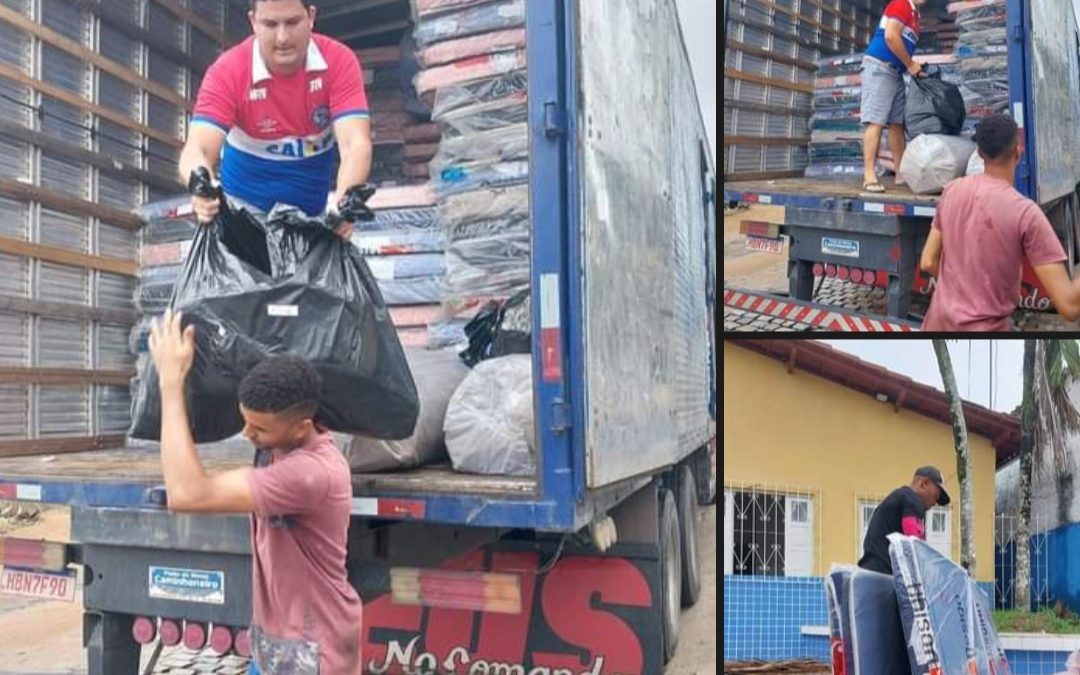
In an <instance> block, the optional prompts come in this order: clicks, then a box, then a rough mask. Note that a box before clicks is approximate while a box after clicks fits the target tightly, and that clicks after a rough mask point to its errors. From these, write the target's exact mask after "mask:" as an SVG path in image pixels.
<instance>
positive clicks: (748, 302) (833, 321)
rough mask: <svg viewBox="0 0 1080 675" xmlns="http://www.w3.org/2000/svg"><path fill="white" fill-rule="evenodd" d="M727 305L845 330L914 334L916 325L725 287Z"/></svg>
mask: <svg viewBox="0 0 1080 675" xmlns="http://www.w3.org/2000/svg"><path fill="white" fill-rule="evenodd" d="M724 306H725V307H734V308H736V309H741V310H744V311H747V312H753V313H755V314H761V315H764V316H772V317H776V318H780V319H785V320H787V321H794V322H796V323H802V324H807V325H809V326H812V327H814V328H822V329H824V330H831V331H837V332H842V333H863V332H867V333H912V332H915V331H916V330H918V329H917V328H916V327H915V326H914V324H909V323H904V322H899V321H890V320H888V319H884V318H871V317H867V316H859V315H858V314H849V313H847V312H841V311H837V310H835V309H832V308H829V307H821V306H815V305H811V304H806V303H802V302H798V301H795V300H788V299H784V298H776V297H772V296H770V295H766V294H758V293H753V292H750V291H737V290H734V289H725V290H724Z"/></svg>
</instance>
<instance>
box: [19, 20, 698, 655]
mask: <svg viewBox="0 0 1080 675" xmlns="http://www.w3.org/2000/svg"><path fill="white" fill-rule="evenodd" d="M527 12H528V13H527V24H526V25H527V40H528V41H527V45H528V46H527V50H528V63H529V69H528V87H529V91H528V101H529V129H530V146H531V151H530V185H531V188H530V198H531V211H532V214H531V215H532V218H531V221H532V238H531V288H532V293H533V298H534V301H533V302H532V303H531V312H532V336H533V338H532V340H533V343H532V360H533V383H534V385H533V386H534V392H533V403H534V406H533V412H534V419H535V428H536V435H537V439H538V448H537V472H536V475H535V476H533V477H501V476H480V475H468V474H462V473H456V472H454V471H452V470H451V469H450V467H449V466H427V467H420V468H417V469H413V470H407V471H401V472H395V473H384V474H358V475H354V480H353V486H354V499H353V520H352V523H351V527H350V535H349V557H348V571H349V577H350V580H351V581H352V583H353V584H354V585H355V586H356V588H357V589H358V591H359V592H360V595H361V597H362V599H363V602H364V626H363V630H364V646H363V650H364V653H363V658H364V664H365V672H385V673H397V672H473V671H470V668H471V667H473V666H475V665H476V664H479V663H481V662H483V663H484V664H485V665H486V666H488V667H492V668H498V669H499V670H497V671H491V670H487V671H484V672H507V673H512V672H519V673H526V672H529V673H533V672H536V673H540V672H544V673H548V672H566V673H571V672H572V673H578V672H582V673H584V672H589V673H616V672H617V673H658V672H662V670H663V667H664V664H665V663H666V661H667V660H668V659H669V658H670V657H671V655H672V653H673V651H674V649H675V645H676V643H677V638H678V619H679V610H680V607H682V606H684V605H688V604H692V603H693V602H695V601H696V600H697V597H698V594H699V593H700V562H701V561H700V554H699V550H698V545H697V537H698V533H697V529H696V525H697V522H696V521H697V514H698V507H699V505H701V504H707V503H712V502H713V500H714V499H715V492H716V459H715V455H716V431H715V429H716V421H715V420H716V363H717V360H716V354H715V351H716V338H715V332H714V331H715V327H714V323H715V308H714V303H715V277H716V268H715V260H716V258H715V246H716V234H715V227H716V225H715V212H716V207H715V205H716V197H715V189H716V188H715V185H716V183H715V178H714V169H713V160H712V153H711V150H710V149H709V147H708V141H707V136H706V131H705V125H704V123H703V120H702V118H701V115H700V112H699V111H700V107H699V105H698V101H697V96H696V90H695V86H694V81H693V76H692V73H691V71H690V65H689V60H688V57H687V53H686V50H685V46H684V44H683V40H682V35H681V31H680V28H679V18H678V16H677V12H676V8H675V3H674V1H673V0H661V1H657V0H626V1H625V2H619V3H606V2H605V3H594V2H576V1H574V0H553V1H551V2H546V1H545V2H531V1H530V2H528V3H527ZM28 445H29V446H32V442H27V443H26V444H24V445H22V446H20V447H21V448H22V449H23V451H24V452H20V453H19V455H20V456H8V457H0V499H5V500H17V501H28V502H41V503H50V504H64V505H68V506H70V508H71V540H70V541H68V542H46V541H25V540H20V539H16V538H12V537H8V538H6V539H5V538H2V537H0V565H2V566H3V569H4V571H5V572H4V573H5V575H6V577H5V578H6V579H8V581H7V582H6V583H7V584H8V586H7V588H8V590H12V589H14V588H15V586H18V588H17V589H15V590H22V591H26V590H27V589H36V592H35V593H33V594H36V595H37V596H38V597H55V598H58V599H62V598H67V599H70V598H71V597H73V592H72V590H71V589H72V587H73V586H69V585H73V584H74V583H75V576H74V575H75V572H74V571H73V570H74V569H76V568H73V565H78V566H81V572H82V574H81V579H82V584H83V603H84V606H85V622H84V640H85V646H86V647H87V659H88V669H89V672H90V673H91V675H116V674H120V673H134V672H136V671H137V668H138V659H139V655H140V649H141V643H146V642H149V641H151V640H153V639H155V638H156V637H157V638H161V639H165V638H166V637H168V638H169V641H170V642H175V641H176V640H177V639H179V638H177V631H180V632H181V633H182V634H183V635H184V636H185V637H190V636H194V637H193V638H192V640H193V641H194V643H195V644H198V645H201V644H204V643H206V642H210V643H211V644H215V643H214V641H213V640H212V639H211V637H213V638H215V639H218V642H217V643H216V644H220V645H223V649H224V651H230V650H231V651H237V652H239V653H244V652H245V651H246V650H247V645H246V639H247V638H246V627H247V626H248V624H249V622H250V618H251V600H250V589H251V557H250V537H249V527H250V525H249V521H248V518H247V517H240V516H226V515H188V514H177V513H173V512H170V511H169V510H168V508H167V495H166V494H165V493H164V490H163V488H162V487H161V485H162V476H161V472H160V460H159V456H158V452H157V450H155V449H153V448H144V447H111V446H109V445H108V444H105V446H104V447H100V448H98V449H96V450H94V451H91V452H80V453H73V454H52V453H54V452H55V448H56V446H55V445H52V446H50V445H46V444H43V445H42V449H41V451H40V454H33V449H32V447H31V448H30V451H31V453H30V454H26V453H25V450H26V448H27V446H28ZM202 457H203V461H204V463H205V464H206V465H207V467H208V469H209V470H218V469H226V468H232V467H236V466H243V465H247V464H250V463H251V462H252V459H253V450H252V449H251V448H250V447H242V446H238V445H236V444H229V443H225V444H220V445H214V446H211V447H208V448H204V449H203V450H202ZM0 590H2V589H0Z"/></svg>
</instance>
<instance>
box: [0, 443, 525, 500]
mask: <svg viewBox="0 0 1080 675" xmlns="http://www.w3.org/2000/svg"><path fill="white" fill-rule="evenodd" d="M199 456H200V457H201V458H202V460H203V465H204V466H205V467H206V469H207V470H208V471H210V472H211V473H217V472H221V471H227V470H229V469H235V468H238V467H242V466H249V465H250V464H251V460H252V450H251V448H250V447H247V448H245V447H244V444H243V443H238V442H232V443H210V444H206V445H200V446H199ZM18 479H25V480H27V481H33V482H56V483H68V482H69V483H86V484H99V483H100V484H102V485H106V486H107V485H122V484H126V485H142V486H144V487H146V488H151V487H155V486H160V485H161V484H162V482H163V480H164V478H163V477H162V475H161V455H160V452H159V450H158V449H157V448H155V447H127V448H114V449H107V450H96V451H91V452H78V453H70V454H58V455H33V456H28V457H6V458H0V481H2V480H13V481H15V480H18ZM353 489H354V493H355V495H356V496H363V495H367V494H378V493H394V494H402V493H412V492H424V493H447V494H462V493H466V494H498V495H507V494H518V495H530V494H533V493H534V492H535V490H536V480H535V479H533V478H524V477H514V476H482V475H472V474H463V473H458V472H456V471H454V470H453V469H452V468H451V467H450V465H449V464H446V463H443V464H435V465H431V466H424V467H418V468H416V469H408V470H403V471H393V472H384V473H361V474H353ZM0 494H2V492H0Z"/></svg>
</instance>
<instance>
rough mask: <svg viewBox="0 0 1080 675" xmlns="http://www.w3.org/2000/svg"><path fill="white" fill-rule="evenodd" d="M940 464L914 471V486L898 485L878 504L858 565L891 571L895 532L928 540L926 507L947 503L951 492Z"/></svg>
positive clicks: (868, 527)
mask: <svg viewBox="0 0 1080 675" xmlns="http://www.w3.org/2000/svg"><path fill="white" fill-rule="evenodd" d="M944 482H945V481H944V480H943V479H942V477H941V472H940V471H938V470H937V467H933V466H924V467H920V468H918V469H916V470H915V476H914V477H913V478H912V479H911V485H905V486H904V487H901V488H897V489H895V490H893V491H892V493H891V494H889V496H888V497H886V498H885V501H883V502H881V503H880V504H878V507H877V508H876V509H874V515H873V516H871V517H870V524H869V525H868V526H867V528H866V539H865V540H864V541H863V557H862V558H860V559H859V567H861V568H863V569H867V570H872V571H874V572H881V573H883V574H892V558H890V557H889V539H888V536H889V535H890V534H892V533H893V532H900V533H902V534H906V535H910V536H913V537H918V538H919V539H926V525H925V522H924V521H925V519H926V510H927V509H929V508H932V507H933V506H935V505H936V506H948V504H949V493H948V492H945V486H944V485H943V483H944Z"/></svg>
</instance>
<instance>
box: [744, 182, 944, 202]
mask: <svg viewBox="0 0 1080 675" xmlns="http://www.w3.org/2000/svg"><path fill="white" fill-rule="evenodd" d="M881 184H882V185H884V186H885V190H886V191H885V192H884V193H873V192H866V191H864V190H863V189H862V183H860V182H858V181H850V180H819V179H814V178H785V179H782V180H755V181H741V182H735V183H725V184H724V196H725V199H726V200H728V201H741V202H749V203H759V204H773V205H776V206H809V207H814V206H828V204H823V202H824V201H825V200H831V201H832V202H833V203H834V204H833V205H834V207H835V203H836V202H838V201H840V200H850V201H852V202H870V203H881V204H903V205H905V206H909V207H916V206H918V207H931V208H932V207H934V206H935V205H937V203H938V200H939V199H940V195H917V194H915V193H913V192H912V191H911V190H910V189H909V188H908V187H907V186H906V185H904V186H900V187H897V185H896V182H895V180H894V179H893V178H883V179H881Z"/></svg>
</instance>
